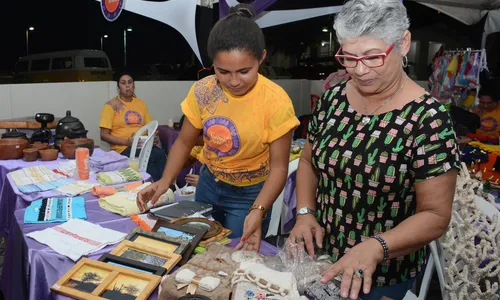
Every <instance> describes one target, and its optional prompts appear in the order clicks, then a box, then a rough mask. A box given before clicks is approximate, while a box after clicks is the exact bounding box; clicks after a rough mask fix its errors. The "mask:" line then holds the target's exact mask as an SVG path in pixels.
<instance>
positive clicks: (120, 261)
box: [99, 253, 167, 276]
mask: <svg viewBox="0 0 500 300" xmlns="http://www.w3.org/2000/svg"><path fill="white" fill-rule="evenodd" d="M99 261H102V262H104V263H107V264H110V265H113V266H119V267H122V268H126V269H130V270H134V271H138V272H143V273H146V274H152V275H157V276H163V275H165V273H167V270H166V269H165V268H163V267H158V266H154V265H150V264H145V263H142V262H140V261H135V260H131V259H128V258H124V257H119V256H116V255H113V254H109V253H105V254H103V255H102V256H101V257H100V258H99Z"/></svg>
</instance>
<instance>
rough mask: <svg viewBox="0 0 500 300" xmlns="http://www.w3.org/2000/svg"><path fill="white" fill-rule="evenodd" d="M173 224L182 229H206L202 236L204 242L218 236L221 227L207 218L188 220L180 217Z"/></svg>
mask: <svg viewBox="0 0 500 300" xmlns="http://www.w3.org/2000/svg"><path fill="white" fill-rule="evenodd" d="M172 223H173V224H177V225H181V226H183V227H189V228H200V227H201V228H203V227H206V228H207V233H205V235H204V236H203V239H202V240H204V241H206V240H208V239H210V238H213V237H214V236H217V235H219V234H220V233H221V232H222V229H223V227H222V225H221V223H219V222H217V221H212V220H209V219H207V218H189V217H180V218H178V219H175V220H172Z"/></svg>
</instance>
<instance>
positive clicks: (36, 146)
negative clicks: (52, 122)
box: [29, 142, 51, 150]
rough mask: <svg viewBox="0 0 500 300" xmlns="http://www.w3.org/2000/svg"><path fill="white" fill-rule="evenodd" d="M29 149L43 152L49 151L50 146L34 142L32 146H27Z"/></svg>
mask: <svg viewBox="0 0 500 300" xmlns="http://www.w3.org/2000/svg"><path fill="white" fill-rule="evenodd" d="M29 148H33V149H37V150H45V149H50V148H51V147H50V145H49V144H47V143H42V142H34V143H33V144H31V145H29Z"/></svg>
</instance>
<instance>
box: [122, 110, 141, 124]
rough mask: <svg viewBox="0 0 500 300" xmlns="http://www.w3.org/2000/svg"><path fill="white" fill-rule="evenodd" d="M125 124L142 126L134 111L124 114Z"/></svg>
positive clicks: (139, 116)
mask: <svg viewBox="0 0 500 300" xmlns="http://www.w3.org/2000/svg"><path fill="white" fill-rule="evenodd" d="M125 123H127V125H132V124H142V116H141V115H140V114H139V113H138V112H136V111H133V110H129V111H127V112H126V113H125Z"/></svg>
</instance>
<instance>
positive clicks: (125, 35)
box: [123, 27, 132, 67]
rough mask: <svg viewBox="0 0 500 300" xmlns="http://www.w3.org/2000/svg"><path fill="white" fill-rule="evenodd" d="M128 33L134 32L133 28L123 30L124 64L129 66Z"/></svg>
mask: <svg viewBox="0 0 500 300" xmlns="http://www.w3.org/2000/svg"><path fill="white" fill-rule="evenodd" d="M127 32H132V27H128V28H127V29H125V30H123V62H124V63H123V64H124V66H125V67H126V66H127Z"/></svg>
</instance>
